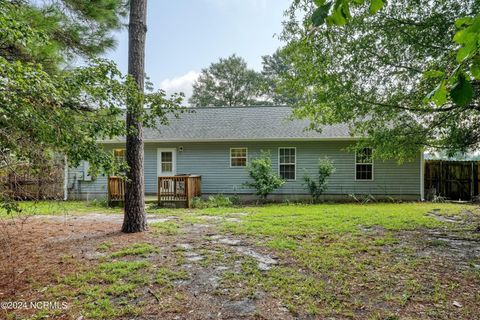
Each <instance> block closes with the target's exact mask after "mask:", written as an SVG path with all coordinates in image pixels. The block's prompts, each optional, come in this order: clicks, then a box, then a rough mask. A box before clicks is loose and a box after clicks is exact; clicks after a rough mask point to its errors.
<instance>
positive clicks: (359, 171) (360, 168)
mask: <svg viewBox="0 0 480 320" xmlns="http://www.w3.org/2000/svg"><path fill="white" fill-rule="evenodd" d="M355 179H356V180H373V156H372V148H361V149H359V150H357V152H356V154H355Z"/></svg>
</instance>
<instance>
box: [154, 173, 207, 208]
mask: <svg viewBox="0 0 480 320" xmlns="http://www.w3.org/2000/svg"><path fill="white" fill-rule="evenodd" d="M201 181H202V178H201V177H200V176H197V175H179V176H169V177H158V185H157V186H158V190H157V195H158V205H160V206H162V205H165V204H167V203H173V204H175V206H176V205H177V203H179V204H183V205H184V206H185V207H187V208H190V207H191V204H192V199H193V198H194V197H199V196H200V195H201V192H202V191H201V185H202V183H201Z"/></svg>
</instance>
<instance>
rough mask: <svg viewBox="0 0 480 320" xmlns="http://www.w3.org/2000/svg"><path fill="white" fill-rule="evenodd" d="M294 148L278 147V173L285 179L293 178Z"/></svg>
mask: <svg viewBox="0 0 480 320" xmlns="http://www.w3.org/2000/svg"><path fill="white" fill-rule="evenodd" d="M296 153H297V149H296V148H278V174H279V175H280V178H282V179H285V180H295V176H296V175H295V172H296Z"/></svg>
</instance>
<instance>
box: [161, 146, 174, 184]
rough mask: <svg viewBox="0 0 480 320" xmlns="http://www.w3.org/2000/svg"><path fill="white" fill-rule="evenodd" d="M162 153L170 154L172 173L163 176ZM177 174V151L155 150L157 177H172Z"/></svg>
mask: <svg viewBox="0 0 480 320" xmlns="http://www.w3.org/2000/svg"><path fill="white" fill-rule="evenodd" d="M162 152H171V153H172V173H171V174H167V175H165V174H163V173H162V161H161V158H162ZM176 173H177V149H176V148H158V149H157V177H160V176H174V175H176Z"/></svg>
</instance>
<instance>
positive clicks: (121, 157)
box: [113, 149, 126, 175]
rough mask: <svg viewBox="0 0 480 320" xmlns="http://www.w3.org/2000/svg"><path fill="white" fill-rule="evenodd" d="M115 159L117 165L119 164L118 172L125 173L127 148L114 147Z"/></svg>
mask: <svg viewBox="0 0 480 320" xmlns="http://www.w3.org/2000/svg"><path fill="white" fill-rule="evenodd" d="M113 160H114V161H115V163H116V165H117V166H119V171H118V173H119V174H121V175H123V174H125V173H126V168H125V161H126V150H125V149H113Z"/></svg>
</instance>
